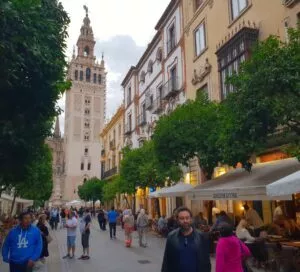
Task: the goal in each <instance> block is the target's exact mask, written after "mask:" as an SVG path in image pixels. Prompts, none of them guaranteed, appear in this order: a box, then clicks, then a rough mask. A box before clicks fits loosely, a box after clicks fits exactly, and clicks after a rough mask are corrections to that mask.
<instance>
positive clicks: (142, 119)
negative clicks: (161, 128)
mask: <svg viewBox="0 0 300 272" xmlns="http://www.w3.org/2000/svg"><path fill="white" fill-rule="evenodd" d="M138 124H139V126H144V125H146V124H147V120H146V112H144V113H142V114H140V115H139V116H138Z"/></svg>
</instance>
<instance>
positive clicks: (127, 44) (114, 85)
mask: <svg viewBox="0 0 300 272" xmlns="http://www.w3.org/2000/svg"><path fill="white" fill-rule="evenodd" d="M144 50H145V48H144V47H143V46H138V45H137V44H136V42H135V41H134V40H133V38H132V37H131V36H129V35H117V36H114V37H112V38H110V39H109V40H104V41H101V40H97V41H96V46H95V53H96V56H97V58H100V57H101V54H102V52H104V59H105V63H106V68H107V72H108V74H107V97H106V101H107V104H106V117H107V118H111V117H112V115H113V114H114V113H115V111H116V110H117V108H118V107H119V106H120V104H121V103H122V101H123V91H122V87H121V82H122V80H123V78H124V77H125V75H126V73H127V72H128V70H129V68H130V66H132V65H135V64H136V63H137V62H138V60H139V58H140V57H141V55H142V54H143V52H144Z"/></svg>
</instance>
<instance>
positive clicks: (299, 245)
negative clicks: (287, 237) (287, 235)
mask: <svg viewBox="0 0 300 272" xmlns="http://www.w3.org/2000/svg"><path fill="white" fill-rule="evenodd" d="M280 244H281V245H282V246H290V247H296V248H298V249H300V241H289V242H280Z"/></svg>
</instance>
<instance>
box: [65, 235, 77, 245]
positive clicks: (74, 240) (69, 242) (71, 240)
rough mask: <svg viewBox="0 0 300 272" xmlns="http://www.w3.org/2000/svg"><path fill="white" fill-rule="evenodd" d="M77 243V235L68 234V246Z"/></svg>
mask: <svg viewBox="0 0 300 272" xmlns="http://www.w3.org/2000/svg"><path fill="white" fill-rule="evenodd" d="M75 244H76V236H68V237H67V246H68V248H70V247H75Z"/></svg>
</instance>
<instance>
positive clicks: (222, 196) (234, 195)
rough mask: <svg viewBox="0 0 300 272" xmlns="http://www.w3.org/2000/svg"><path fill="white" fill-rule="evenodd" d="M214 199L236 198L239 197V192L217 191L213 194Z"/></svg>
mask: <svg viewBox="0 0 300 272" xmlns="http://www.w3.org/2000/svg"><path fill="white" fill-rule="evenodd" d="M213 198H214V199H234V198H238V194H237V193H230V192H229V193H215V194H213Z"/></svg>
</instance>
